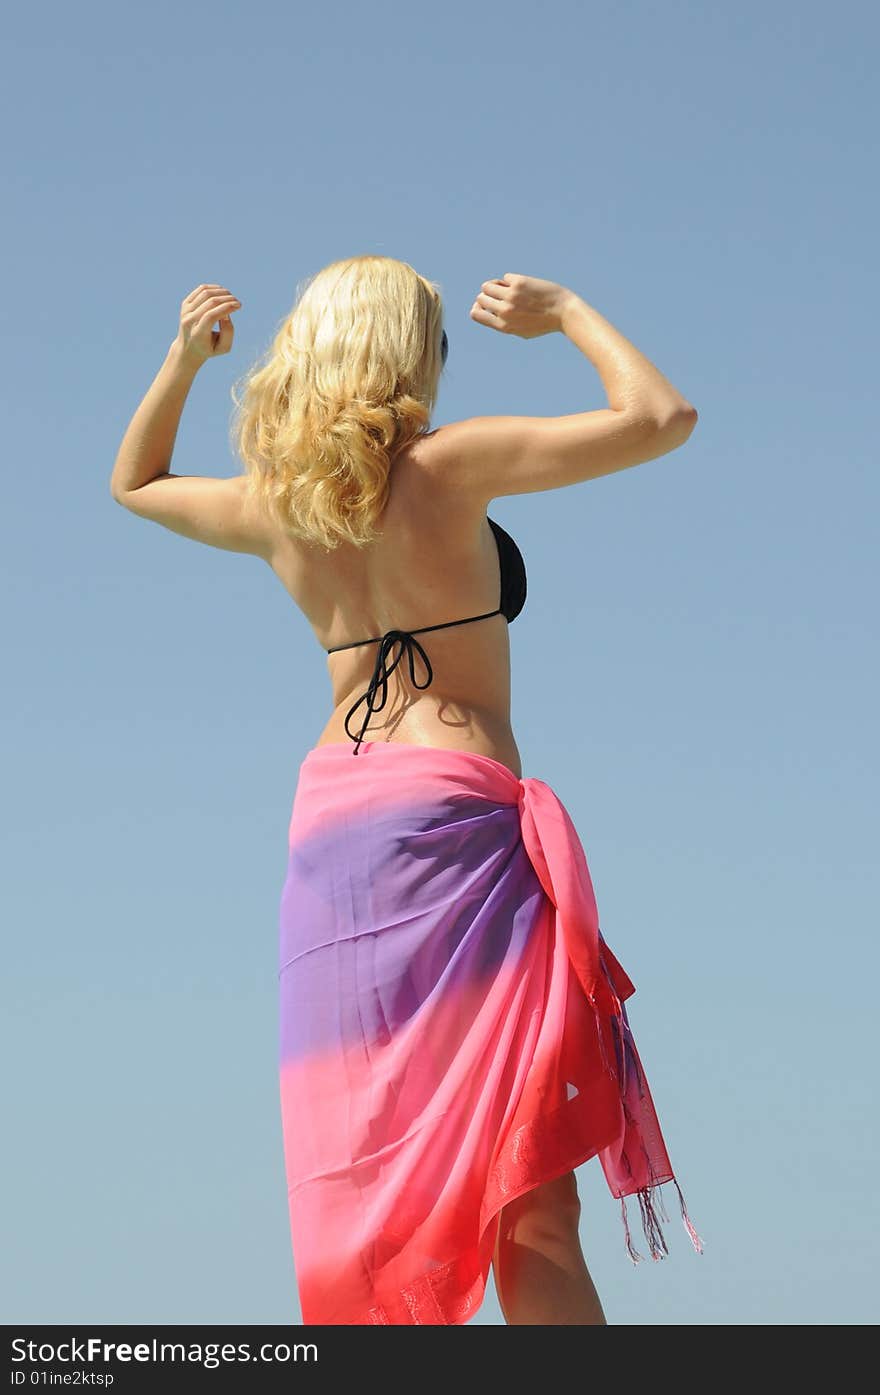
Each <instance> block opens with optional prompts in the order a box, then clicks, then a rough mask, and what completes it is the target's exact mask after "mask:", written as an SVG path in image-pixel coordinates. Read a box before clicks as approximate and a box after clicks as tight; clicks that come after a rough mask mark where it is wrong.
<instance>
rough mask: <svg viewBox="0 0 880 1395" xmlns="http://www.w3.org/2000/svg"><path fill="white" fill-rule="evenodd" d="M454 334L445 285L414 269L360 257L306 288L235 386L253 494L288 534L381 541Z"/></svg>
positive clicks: (239, 436) (334, 541)
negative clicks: (399, 454)
mask: <svg viewBox="0 0 880 1395" xmlns="http://www.w3.org/2000/svg"><path fill="white" fill-rule="evenodd" d="M442 336H443V301H442V299H441V296H440V290H439V286H437V285H435V283H434V282H432V281H426V280H425V278H424V277H423V276H419V274H418V272H416V271H415V270H414V269H413V267H411V266H410V265H409V264H408V263H407V262H401V261H397V260H395V258H393V257H381V256H362V257H348V258H346V259H345V260H342V261H336V262H331V263H330V265H329V266H325V267H324V268H323V270H321V271H319V272H317V273H316V274H315V275H314V276H312V277H309V278H307V279H306V281H305V282H304V283H301V285H300V287H298V294H297V299H296V301H295V303H294V306H293V309H292V310H291V311H290V313H289V314H288V315H287V316H286V318H285V319H284V320H283V321H282V323H281V327H280V328H279V329H278V331H277V333H276V335H275V338H274V340H273V342H272V345H271V347H270V348H269V349H268V350H267V352H266V353H265V354H264V355H263V356H262V358H261V359H260V360H259V361H258V363H257V364H256V365H254V366H253V367H252V368H251V369H249V371H248V372H247V373H246V374H245V375H244V377H243V378H241V379H239V380H238V383H237V384H236V385H235V386H233V388H232V398H233V401H234V402H235V406H236V412H235V414H234V418H233V424H232V433H231V434H232V442H233V446H234V449H235V450H236V452H237V453H238V454H239V455H240V456H241V459H242V460H243V462H244V466H245V474H246V477H247V492H248V494H249V495H250V496H251V497H252V498H254V499H256V500H257V502H258V503H260V504H262V505H264V506H265V507H266V508H267V509H268V510H269V512H270V514H271V515H272V517H273V518H274V519H275V520H276V522H277V523H279V524H280V525H281V527H282V528H283V529H284V530H285V531H286V532H288V533H289V534H292V535H294V536H296V537H300V538H305V539H308V540H310V541H312V542H317V543H320V544H323V545H324V546H325V547H327V548H335V547H336V546H338V544H339V543H340V542H341V541H343V540H345V541H348V542H351V543H353V544H354V545H355V546H356V547H363V546H365V545H366V544H367V543H369V542H372V541H373V540H374V539H375V538H376V537H377V536H379V529H378V523H379V519H380V517H381V515H382V512H383V510H384V508H385V505H386V503H387V500H388V494H389V474H390V470H391V462H392V458H393V456H394V454H395V452H396V451H398V450H400V449H401V448H402V447H403V446H405V445H407V444H408V443H409V442H410V441H412V440H414V439H415V438H416V437H417V436H419V435H422V434H424V432H425V431H426V430H427V429H428V426H429V423H430V419H431V412H432V411H433V408H434V405H435V403H436V400H437V392H438V388H439V383H440V375H441V372H442V368H443V354H442ZM241 383H244V396H243V399H242V400H241V401H240V400H239V398H238V397H237V396H236V387H237V386H239V385H240V384H241Z"/></svg>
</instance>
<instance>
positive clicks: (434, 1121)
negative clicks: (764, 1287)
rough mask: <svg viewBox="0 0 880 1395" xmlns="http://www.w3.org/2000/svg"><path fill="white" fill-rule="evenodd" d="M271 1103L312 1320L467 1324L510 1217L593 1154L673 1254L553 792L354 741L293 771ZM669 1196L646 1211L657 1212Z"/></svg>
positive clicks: (459, 760)
mask: <svg viewBox="0 0 880 1395" xmlns="http://www.w3.org/2000/svg"><path fill="white" fill-rule="evenodd" d="M289 849H290V856H289V862H288V867H287V876H286V879H285V882H284V888H283V891H282V896H281V909H280V970H279V981H280V1095H281V1116H282V1126H283V1138H284V1160H285V1170H286V1176H287V1188H288V1203H289V1212H290V1226H291V1239H292V1245H293V1255H294V1264H295V1268H296V1276H297V1285H298V1288H299V1294H300V1303H301V1308H302V1319H303V1322H305V1323H334V1324H335V1323H342V1324H365V1323H390V1324H422V1323H432V1324H437V1323H444V1324H449V1323H465V1322H467V1321H468V1320H469V1319H470V1318H471V1317H473V1315H474V1313H475V1312H476V1310H477V1308H478V1307H479V1306H480V1303H481V1302H482V1299H483V1294H484V1290H485V1285H486V1281H487V1277H488V1272H489V1266H490V1263H491V1259H492V1254H493V1251H494V1247H495V1240H496V1235H497V1230H498V1219H499V1212H500V1210H501V1207H502V1206H504V1205H505V1204H506V1203H507V1202H508V1201H511V1200H513V1198H514V1197H516V1196H519V1195H520V1194H521V1193H522V1192H525V1191H527V1190H529V1189H530V1188H532V1187H535V1186H537V1185H538V1184H540V1183H541V1182H545V1181H549V1180H551V1179H552V1178H554V1177H558V1176H560V1175H561V1174H562V1173H564V1172H567V1171H569V1170H571V1169H572V1168H576V1167H578V1166H579V1165H580V1164H581V1163H584V1162H586V1160H587V1159H588V1158H591V1157H594V1156H596V1155H598V1157H599V1160H600V1162H601V1165H602V1168H603V1170H604V1173H605V1178H606V1180H607V1183H608V1187H609V1189H610V1191H611V1194H612V1195H613V1196H614V1197H616V1198H619V1199H620V1201H621V1208H622V1213H623V1221H624V1229H625V1238H626V1245H627V1249H628V1251H629V1254H630V1256H631V1258H632V1259H634V1260H635V1259H638V1258H641V1256H640V1255H639V1254H638V1252H637V1250H636V1249H635V1247H634V1245H633V1243H632V1240H631V1237H630V1232H629V1226H628V1224H627V1217H626V1197H627V1196H631V1195H635V1196H636V1197H637V1199H638V1202H639V1206H640V1211H641V1217H642V1222H643V1228H644V1232H645V1236H646V1240H647V1245H648V1249H649V1252H650V1254H651V1256H652V1258H655V1259H659V1258H660V1257H661V1256H662V1255H663V1254H665V1253H667V1247H666V1242H665V1239H664V1236H663V1232H662V1230H661V1228H660V1223H659V1220H658V1210H659V1213H660V1215H662V1216H663V1218H664V1219H668V1217H666V1216H665V1213H664V1212H663V1209H662V1201H661V1199H660V1193H659V1191H658V1188H659V1187H660V1186H661V1185H662V1184H663V1183H666V1182H672V1183H673V1184H674V1185H675V1187H676V1190H677V1191H678V1198H679V1203H680V1208H681V1215H682V1219H683V1221H684V1224H685V1227H686V1229H687V1231H688V1233H689V1235H690V1237H691V1240H692V1242H693V1244H694V1246H695V1248H696V1249H697V1250H700V1249H702V1243H701V1241H700V1239H699V1236H698V1235H697V1233H696V1231H695V1230H694V1228H693V1226H692V1225H691V1222H690V1219H689V1217H688V1214H687V1210H686V1208H685V1203H684V1198H683V1196H682V1194H681V1191H680V1189H679V1188H678V1183H677V1181H676V1179H675V1177H674V1175H673V1171H672V1167H671V1164H670V1161H669V1157H668V1155H667V1152H666V1147H665V1144H664V1141H663V1137H662V1134H661V1132H660V1125H659V1122H658V1119H657V1115H656V1113H655V1109H654V1104H653V1101H652V1098H651V1094H650V1091H649V1089H648V1084H647V1081H646V1079H645V1073H644V1070H643V1069H642V1064H641V1061H640V1058H639V1055H638V1052H637V1050H636V1046H635V1042H634V1040H633V1036H632V1032H631V1030H630V1027H629V1022H628V1019H627V1014H626V1009H625V1008H624V1006H623V1004H624V1000H625V999H626V998H628V997H629V996H630V995H631V994H632V993H633V992H634V991H635V990H634V986H633V984H632V982H631V981H630V979H629V978H628V977H627V975H626V973H625V972H624V970H623V969H622V967H621V965H620V964H619V963H618V961H617V960H616V959H615V957H614V955H613V954H612V952H611V950H610V949H609V947H608V945H607V944H606V943H605V940H604V938H603V936H602V934H601V933H600V931H599V921H598V913H597V908H596V900H595V896H594V894H593V886H592V882H591V880H590V873H589V870H588V868H587V861H586V857H585V855H584V850H583V847H582V845H581V842H580V839H579V838H578V835H577V832H576V830H575V827H574V824H573V823H572V821H571V818H570V817H569V815H568V813H567V811H566V809H565V807H564V806H563V804H562V803H561V801H560V799H559V798H558V796H557V795H556V794H555V793H554V792H553V790H552V789H551V788H550V786H549V785H547V784H545V783H544V781H543V780H537V779H533V778H524V779H522V780H518V779H517V777H516V776H515V775H514V774H513V772H512V771H511V770H509V769H508V767H507V766H505V765H503V764H502V763H501V762H499V761H496V760H493V759H492V758H491V757H489V756H483V755H476V754H472V753H470V752H466V751H458V750H443V749H441V748H438V747H434V746H411V745H399V744H395V743H393V742H391V743H387V742H381V741H366V742H364V743H363V744H362V745H361V748H360V750H359V752H358V755H357V758H353V756H352V748H351V746H350V745H349V744H348V743H334V744H329V745H324V746H316V747H313V748H312V750H310V751H309V752H308V754H307V755H306V757H305V760H304V761H303V762H302V765H301V766H300V772H299V779H298V783H297V787H296V793H295V797H294V801H293V810H292V815H291V820H290V828H289ZM657 1203H659V1205H658V1204H657Z"/></svg>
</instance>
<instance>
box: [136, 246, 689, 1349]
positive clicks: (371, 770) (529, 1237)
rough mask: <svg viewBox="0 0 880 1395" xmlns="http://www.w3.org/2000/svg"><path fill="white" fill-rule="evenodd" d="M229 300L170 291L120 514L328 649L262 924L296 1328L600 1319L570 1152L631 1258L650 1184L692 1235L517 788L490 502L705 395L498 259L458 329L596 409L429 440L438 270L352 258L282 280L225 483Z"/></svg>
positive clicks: (679, 435) (557, 809)
mask: <svg viewBox="0 0 880 1395" xmlns="http://www.w3.org/2000/svg"><path fill="white" fill-rule="evenodd" d="M239 309H240V302H239V301H238V300H237V299H236V297H235V296H234V295H233V294H232V293H231V292H230V291H229V290H228V289H227V288H226V287H224V286H219V285H201V286H198V287H197V288H196V290H194V291H193V292H192V293H191V294H190V295H189V296H187V297H186V299H185V300H184V302H183V305H182V307H181V315H180V328H179V332H178V334H177V337H176V339H175V340H174V343H173V344H172V346H171V348H170V350H169V352H168V356H167V358H166V360H165V363H164V365H163V367H162V369H161V371H160V372H159V375H158V377H157V378H156V380H155V382H154V383H153V385H152V387H151V388H150V390H149V392H148V393H147V396H146V397H145V399H144V401H143V403H142V404H141V406H140V407H139V409H138V411H137V413H136V414H135V416H134V418H133V420H132V422H131V424H130V426H129V428H128V431H127V432H126V435H125V437H124V439H123V442H122V445H121V448H120V451H119V454H118V457H117V460H116V463H115V466H114V469H113V473H112V479H111V490H112V494H113V497H114V499H116V500H117V501H118V502H119V503H120V504H122V505H124V506H125V508H127V509H129V510H131V511H132V512H133V513H136V514H138V515H140V516H141V517H143V518H149V519H152V520H154V521H155V522H158V523H162V524H164V525H165V526H166V527H167V528H171V529H174V530H175V531H176V532H178V533H183V534H185V535H186V536H187V537H191V538H193V539H195V540H197V541H199V542H202V543H208V544H209V545H211V546H214V547H222V548H227V549H230V550H232V551H237V552H243V553H252V554H256V555H257V556H259V557H262V558H263V560H264V561H265V562H266V563H267V565H268V566H270V567H271V568H272V570H273V572H274V573H275V574H276V576H277V577H278V580H279V581H280V582H281V584H282V586H284V588H285V590H286V591H287V593H288V594H289V596H290V598H291V600H292V601H293V602H294V604H296V605H297V606H298V607H299V608H300V609H301V610H302V611H303V613H304V614H305V616H306V617H307V618H308V620H309V622H310V624H311V626H312V628H313V630H314V634H315V638H316V641H317V643H318V644H319V645H320V647H321V648H322V649H323V650H324V651H325V652H326V654H327V656H328V658H327V665H328V675H329V679H330V687H331V694H332V696H331V702H330V714H329V717H328V719H327V721H326V723H325V725H324V726H323V728H322V730H321V731H320V733H319V734H318V736H317V740H316V741H315V742H314V744H313V745H312V746H311V748H310V749H309V750H308V752H307V754H306V756H305V759H304V760H303V761H302V764H301V765H300V768H299V773H298V779H297V782H296V787H295V791H294V797H293V807H292V812H291V820H290V825H289V830H288V851H289V858H288V863H287V871H286V876H285V879H284V883H283V888H282V892H281V907H280V927H279V928H280V1061H279V1066H280V1096H281V1114H282V1123H283V1137H284V1160H285V1169H286V1176H287V1185H288V1199H289V1212H290V1225H291V1239H292V1245H293V1252H294V1260H295V1266H296V1275H297V1285H298V1288H299V1293H300V1300H301V1309H302V1317H303V1321H304V1322H305V1323H334V1324H364V1323H383V1324H423V1323H431V1324H438V1323H439V1324H456V1323H465V1322H467V1321H468V1320H469V1319H470V1318H471V1317H472V1316H473V1314H474V1313H475V1312H476V1310H477V1308H478V1307H479V1305H480V1303H481V1301H482V1299H483V1295H484V1291H485V1285H486V1282H487V1278H488V1272H489V1267H490V1265H492V1266H493V1267H494V1275H495V1283H496V1288H497V1292H498V1296H499V1301H500V1303H501V1307H502V1310H503V1313H504V1316H505V1319H506V1321H507V1322H508V1323H510V1324H539V1323H541V1324H543V1323H550V1324H557V1325H587V1324H589V1325H597V1324H603V1323H604V1322H605V1317H604V1314H603V1311H602V1306H601V1303H600V1301H599V1297H598V1295H597V1293H596V1290H595V1287H594V1285H593V1282H592V1280H591V1277H590V1273H589V1270H588V1268H587V1264H586V1262H585V1259H584V1255H583V1252H582V1250H581V1245H580V1239H579V1230H578V1220H579V1214H580V1199H579V1196H578V1192H577V1186H576V1181H575V1172H574V1170H575V1168H577V1167H578V1166H579V1165H580V1164H582V1163H584V1162H586V1161H587V1159H589V1158H592V1157H594V1156H596V1157H598V1158H599V1160H600V1163H601V1166H602V1168H603V1170H604V1173H605V1177H606V1180H607V1183H608V1186H609V1189H610V1191H611V1193H612V1195H613V1196H614V1197H615V1198H617V1199H619V1200H620V1204H621V1210H622V1217H623V1224H624V1232H625V1242H626V1246H627V1249H628V1251H629V1254H630V1256H631V1257H632V1258H633V1259H637V1258H640V1256H639V1254H638V1251H637V1250H636V1248H635V1245H634V1244H633V1241H632V1238H631V1235H630V1230H629V1225H628V1221H627V1211H626V1198H627V1197H628V1196H630V1197H632V1196H635V1197H636V1199H637V1201H638V1203H639V1208H640V1212H641V1217H642V1222H643V1227H644V1233H645V1238H646V1242H647V1246H648V1249H649V1252H650V1253H651V1255H652V1256H653V1257H654V1258H659V1257H660V1256H661V1255H662V1254H664V1253H666V1242H665V1239H664V1236H663V1232H662V1230H661V1227H660V1222H659V1216H660V1215H662V1216H663V1218H664V1219H668V1218H667V1217H666V1216H665V1213H664V1212H663V1209H662V1200H661V1197H660V1192H659V1188H660V1187H661V1186H662V1185H663V1184H664V1183H668V1182H672V1183H673V1184H674V1185H675V1187H676V1189H677V1191H678V1198H679V1203H680V1208H681V1215H682V1219H683V1221H684V1224H685V1226H686V1228H687V1230H688V1233H689V1234H690V1237H691V1240H692V1242H693V1244H694V1246H695V1247H696V1248H697V1249H698V1250H699V1249H700V1248H701V1242H700V1239H699V1237H698V1236H697V1234H696V1231H695V1230H694V1228H693V1226H692V1225H691V1223H690V1219H689V1217H688V1215H687V1211H686V1208H685V1204H684V1198H683V1196H682V1194H681V1191H680V1189H679V1188H678V1182H677V1181H676V1179H675V1176H674V1174H673V1170H672V1167H671V1164H670V1161H669V1157H668V1155H667V1152H666V1148H665V1145H664V1141H663V1137H662V1134H661V1132H660V1126H659V1122H658V1120H657V1116H656V1113H655V1110H654V1105H653V1101H652V1098H651V1094H650V1092H649V1090H648V1085H647V1081H646V1078H645V1073H644V1070H643V1068H642V1064H641V1061H640V1059H639V1055H638V1051H637V1050H636V1046H635V1042H634V1040H633V1036H632V1032H631V1030H630V1026H629V1021H628V1018H627V1012H626V1008H625V1006H624V1001H625V999H627V998H628V997H629V996H630V994H631V993H632V992H633V991H634V988H633V984H632V982H631V980H630V979H629V978H628V977H627V975H626V972H625V971H624V969H623V968H622V966H621V965H620V964H619V962H618V961H617V959H616V958H615V957H614V955H613V953H612V951H611V949H610V948H609V946H608V944H607V943H606V941H605V939H604V937H603V935H602V934H601V932H600V930H599V922H598V913H597V908H596V902H595V897H594V895H593V888H592V884H591V881H590V874H589V870H588V867H587V862H586V857H585V854H584V850H583V847H582V845H581V842H580V839H579V838H578V835H577V832H576V830H575V828H574V826H573V824H572V821H571V819H570V817H569V815H568V813H567V811H566V809H565V807H564V806H563V804H562V802H561V800H560V799H559V797H558V796H557V795H556V794H555V792H554V791H553V790H552V789H551V788H550V787H549V785H547V784H546V783H545V782H544V781H542V780H540V779H537V778H534V777H526V778H524V777H523V773H522V766H521V761H520V754H519V750H518V748H517V743H516V740H515V737H514V733H513V730H512V728H511V723H510V638H509V633H508V627H509V625H510V624H511V623H512V622H513V621H514V620H515V619H516V616H517V615H518V614H519V613H520V611H521V609H522V607H523V605H524V603H525V600H526V571H525V563H524V560H523V557H522V555H521V553H520V551H519V548H518V547H517V544H516V542H515V541H514V539H513V538H512V537H511V536H510V535H509V534H508V533H507V532H506V531H505V530H504V529H503V528H502V527H501V526H500V525H499V524H498V523H497V522H496V521H495V520H494V519H492V518H491V517H490V516H489V515H488V513H487V506H488V505H489V504H490V503H491V501H492V500H494V499H496V498H498V497H502V496H505V495H513V494H532V493H536V492H540V491H542V490H550V489H564V488H566V487H567V486H570V485H573V484H578V483H582V482H583V481H585V480H590V479H595V478H597V477H598V476H601V475H607V474H610V473H612V472H614V471H617V470H625V469H628V468H629V467H631V466H633V465H638V464H640V463H641V462H643V461H647V460H652V459H654V458H656V457H657V456H660V455H663V454H665V453H667V452H669V451H671V450H674V449H675V448H676V447H678V446H681V445H682V444H683V443H684V442H685V441H686V440H687V439H688V437H689V436H690V434H691V432H692V431H693V429H694V424H695V422H696V416H697V414H696V412H695V410H694V408H693V407H692V406H691V405H690V403H689V402H688V401H687V400H686V399H685V398H684V397H683V396H682V394H681V393H680V392H678V391H677V390H676V388H674V387H673V386H672V384H671V383H670V382H668V380H667V379H666V378H665V377H664V376H663V374H662V373H660V372H659V371H658V370H657V369H656V368H654V367H653V365H652V364H651V363H650V362H649V361H648V360H647V359H646V358H645V357H644V355H643V354H641V353H640V352H639V351H638V349H636V348H635V347H634V346H633V345H632V344H631V343H629V342H628V341H627V339H626V338H624V336H623V335H622V334H621V333H620V332H619V331H618V330H616V329H615V328H614V326H613V325H611V324H610V323H609V322H608V320H606V319H605V318H603V316H602V315H601V314H600V313H599V312H598V311H597V310H595V309H594V308H593V307H591V306H590V305H588V304H587V303H586V301H584V300H583V299H582V298H581V297H580V296H579V295H577V294H576V292H574V291H573V290H570V289H568V288H567V287H564V286H561V285H558V284H557V283H555V282H553V281H549V280H542V279H540V278H538V277H534V276H526V275H520V274H513V273H508V274H505V275H504V276H501V277H498V278H496V279H493V280H489V281H485V282H484V283H483V285H482V286H481V287H480V289H479V291H478V293H477V296H476V299H475V300H474V303H473V305H472V307H471V310H470V317H471V319H472V320H473V322H474V323H475V324H477V325H480V326H483V327H485V328H486V329H490V330H495V331H496V332H498V333H500V334H510V335H516V336H518V337H519V338H522V339H534V338H537V337H538V336H540V335H544V334H554V333H562V334H564V335H565V336H566V337H567V338H568V339H569V340H570V341H571V342H572V344H573V345H574V346H575V347H576V348H577V349H579V350H580V351H581V352H582V353H583V354H585V355H586V357H587V358H588V359H589V360H590V361H591V362H592V363H593V364H594V365H595V367H596V369H597V370H598V372H599V375H600V377H601V379H602V383H603V385H604V388H605V391H606V393H607V396H608V406H607V407H604V408H602V409H600V410H598V411H591V412H578V413H575V414H573V415H570V416H562V417H541V416H519V417H518V416H504V417H474V418H470V419H468V420H464V421H456V422H453V423H451V424H450V425H448V426H442V427H439V428H437V429H434V430H432V429H431V414H432V411H433V408H434V405H435V402H436V400H437V394H438V388H439V383H440V377H441V373H442V369H443V364H444V363H445V358H446V352H447V347H448V340H447V337H446V331H445V329H444V323H443V302H442V299H441V296H440V293H439V289H438V287H437V285H436V284H435V283H434V282H431V281H428V280H426V279H425V278H424V277H422V276H420V275H419V274H418V273H417V272H416V271H415V270H414V269H413V268H412V267H411V266H409V265H408V264H407V263H405V262H401V261H398V260H395V259H394V258H391V257H383V256H359V257H352V258H348V259H345V260H343V261H337V262H334V263H332V264H331V265H329V266H326V267H325V268H324V269H323V270H321V271H320V272H318V273H317V274H316V275H315V276H313V277H312V278H311V279H309V280H308V281H307V282H306V283H305V284H304V286H303V287H302V289H301V290H300V291H299V293H298V296H297V299H296V302H295V304H294V306H293V308H292V309H291V311H290V313H289V314H288V315H287V316H286V317H285V318H284V320H283V323H282V324H281V327H280V329H279V330H278V332H277V334H276V335H275V337H274V340H273V342H272V344H271V347H270V348H269V350H268V351H267V353H266V354H265V356H264V358H263V360H262V361H261V362H260V363H259V364H257V365H255V366H254V367H253V368H252V369H251V370H250V371H249V372H248V374H247V375H246V377H245V379H244V392H243V396H242V397H241V398H239V397H237V396H236V394H235V392H234V391H233V398H234V401H235V405H236V409H237V411H236V416H235V424H234V438H235V444H236V447H237V451H238V453H239V455H240V457H241V459H242V461H243V462H244V471H243V473H242V474H241V475H239V476H236V477H235V478H232V479H205V478H201V477H195V476H185V475H175V474H173V473H172V472H171V470H170V468H169V467H170V464H171V458H172V451H173V447H174V440H175V435H176V432H177V428H178V424H179V419H180V413H181V411H182V409H183V405H184V402H185V399H186V396H187V393H188V390H189V388H190V386H191V385H192V382H193V379H194V377H195V375H196V373H198V371H199V370H200V369H201V368H202V366H203V365H204V364H205V363H207V362H208V360H209V359H212V358H218V357H221V356H222V355H224V354H226V353H228V352H229V350H230V348H231V346H232V339H233V326H232V316H233V314H234V313H235V312H236V311H238V310H239ZM215 326H217V328H215ZM560 658H561V662H564V656H560ZM545 716H546V717H548V718H551V719H552V712H550V710H549V709H548V710H547V712H546V713H545ZM658 1212H659V1215H658Z"/></svg>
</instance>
